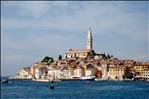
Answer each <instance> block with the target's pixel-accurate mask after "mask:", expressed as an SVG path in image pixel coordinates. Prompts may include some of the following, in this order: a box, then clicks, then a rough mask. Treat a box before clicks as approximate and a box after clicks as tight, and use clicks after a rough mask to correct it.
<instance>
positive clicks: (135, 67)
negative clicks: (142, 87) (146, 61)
mask: <svg viewBox="0 0 149 99" xmlns="http://www.w3.org/2000/svg"><path fill="white" fill-rule="evenodd" d="M134 69H135V72H136V73H141V72H142V71H143V70H145V69H149V65H135V66H134Z"/></svg>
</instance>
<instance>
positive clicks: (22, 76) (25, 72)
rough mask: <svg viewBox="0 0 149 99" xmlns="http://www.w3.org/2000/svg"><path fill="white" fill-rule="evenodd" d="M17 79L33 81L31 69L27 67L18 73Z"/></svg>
mask: <svg viewBox="0 0 149 99" xmlns="http://www.w3.org/2000/svg"><path fill="white" fill-rule="evenodd" d="M16 77H17V78H20V79H31V78H32V74H31V73H30V68H29V67H25V68H23V69H21V70H20V71H18V72H17V73H16Z"/></svg>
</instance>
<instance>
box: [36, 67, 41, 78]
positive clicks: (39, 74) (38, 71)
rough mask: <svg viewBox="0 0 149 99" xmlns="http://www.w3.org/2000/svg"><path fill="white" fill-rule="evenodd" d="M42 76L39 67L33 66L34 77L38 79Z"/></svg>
mask: <svg viewBox="0 0 149 99" xmlns="http://www.w3.org/2000/svg"><path fill="white" fill-rule="evenodd" d="M41 76H42V72H41V68H38V67H35V78H36V79H39V78H41Z"/></svg>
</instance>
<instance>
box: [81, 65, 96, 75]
mask: <svg viewBox="0 0 149 99" xmlns="http://www.w3.org/2000/svg"><path fill="white" fill-rule="evenodd" d="M82 67H83V68H84V70H83V71H84V74H83V75H84V76H94V75H95V67H94V65H93V64H91V63H87V64H84V65H83V66H82Z"/></svg>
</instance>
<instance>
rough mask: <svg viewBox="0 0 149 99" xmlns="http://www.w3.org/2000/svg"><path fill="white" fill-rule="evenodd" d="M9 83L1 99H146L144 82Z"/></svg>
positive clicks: (3, 86)
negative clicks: (51, 86) (51, 84)
mask: <svg viewBox="0 0 149 99" xmlns="http://www.w3.org/2000/svg"><path fill="white" fill-rule="evenodd" d="M53 85H54V86H55V89H53V90H52V89H50V88H49V87H50V83H48V82H35V81H31V80H11V81H10V83H8V84H1V99H16V98H17V99H149V82H145V81H61V82H56V83H54V84H53Z"/></svg>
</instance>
